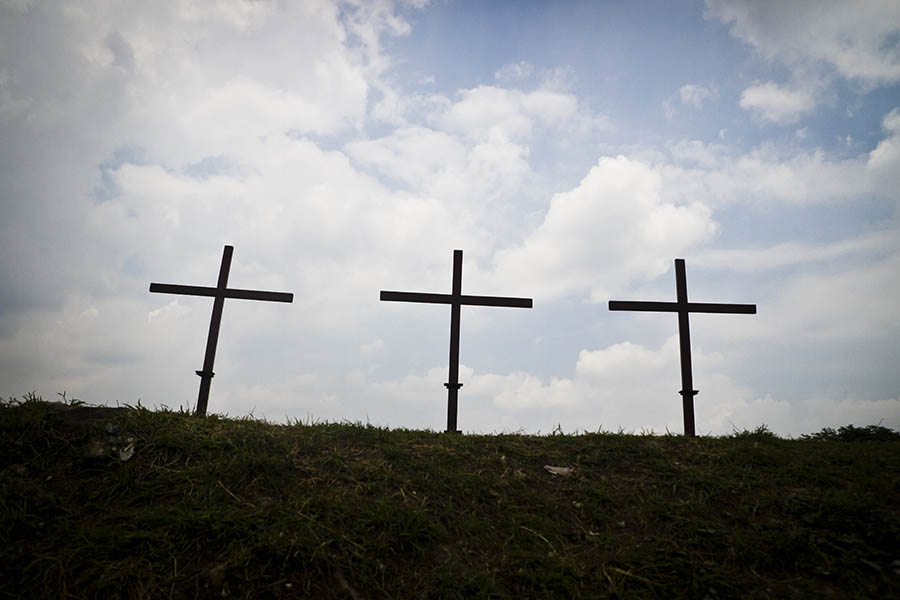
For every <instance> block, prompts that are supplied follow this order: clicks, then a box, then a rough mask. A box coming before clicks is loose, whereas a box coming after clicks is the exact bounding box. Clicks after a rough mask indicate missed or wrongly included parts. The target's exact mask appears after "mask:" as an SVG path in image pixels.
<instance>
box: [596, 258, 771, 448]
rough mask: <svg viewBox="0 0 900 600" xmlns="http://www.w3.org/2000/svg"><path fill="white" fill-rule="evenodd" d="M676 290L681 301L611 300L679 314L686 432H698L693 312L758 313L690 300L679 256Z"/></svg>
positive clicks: (616, 306) (612, 304)
mask: <svg viewBox="0 0 900 600" xmlns="http://www.w3.org/2000/svg"><path fill="white" fill-rule="evenodd" d="M675 292H676V296H677V298H678V301H677V302H635V301H632V300H610V301H609V310H633V311H644V312H674V313H678V342H679V346H680V354H681V391H680V392H678V393H679V394H681V400H682V409H683V411H684V434H685V435H694V396H695V395H697V393H698V390H695V389H694V375H693V373H692V369H691V332H690V323H689V315H690V313H692V312H696V313H719V314H725V313H727V314H745V315H755V314H756V305H755V304H713V303H707V302H688V295H687V275H685V269H684V259H683V258H676V259H675Z"/></svg>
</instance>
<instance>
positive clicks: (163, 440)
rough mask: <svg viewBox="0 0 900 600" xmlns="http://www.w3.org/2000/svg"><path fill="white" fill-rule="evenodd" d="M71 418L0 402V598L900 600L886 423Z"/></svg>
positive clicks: (169, 414) (894, 486)
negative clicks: (747, 426)
mask: <svg viewBox="0 0 900 600" xmlns="http://www.w3.org/2000/svg"><path fill="white" fill-rule="evenodd" d="M70 406H71V403H70V404H69V405H68V406H67V405H64V404H58V403H57V404H51V403H46V402H43V401H41V400H40V399H38V398H36V397H34V396H32V397H30V398H29V399H27V400H26V401H13V400H10V401H5V402H2V403H0V444H2V453H0V595H3V596H5V597H10V598H23V597H32V598H129V599H131V598H195V597H198V598H214V597H215V598H221V597H228V598H348V599H359V598H666V597H684V598H700V599H702V598H734V597H745V598H790V597H796V598H823V597H829V596H830V597H836V598H853V597H858V598H887V597H898V596H900V543H898V540H900V506H898V500H900V441H898V437H900V436H898V435H897V434H896V433H895V432H890V430H885V429H884V428H874V429H870V430H869V431H870V434H871V435H865V434H860V435H857V436H856V441H845V440H852V439H854V435H855V434H859V432H860V431H863V432H864V431H866V430H867V429H861V428H851V429H847V428H842V429H841V431H840V432H835V431H834V430H831V433H832V434H833V435H830V436H829V435H826V434H822V436H821V437H812V436H811V437H808V438H807V439H799V440H785V439H779V438H776V437H775V436H773V435H772V434H771V433H769V432H768V431H767V430H766V429H765V427H761V428H760V429H758V430H757V431H755V432H743V433H740V434H735V435H733V436H730V437H723V438H709V437H699V438H686V437H682V436H664V437H661V436H656V437H654V436H633V435H622V434H607V433H600V434H587V435H550V436H544V437H536V436H526V435H494V436H457V435H444V434H441V433H434V432H425V431H410V430H402V429H400V430H387V429H382V428H377V427H371V426H363V425H352V424H315V425H304V424H299V423H298V424H294V425H288V426H285V425H273V424H268V423H265V422H260V421H257V420H252V419H226V418H221V417H217V416H211V417H209V418H206V419H198V418H195V417H193V416H191V415H188V414H185V413H183V412H173V411H159V412H153V411H149V410H146V409H143V408H140V407H138V408H128V409H126V410H120V411H108V412H109V413H110V414H103V413H100V414H99V415H98V416H97V418H96V419H93V420H87V421H85V420H84V416H85V414H87V415H90V414H91V413H90V412H89V411H85V410H80V412H78V418H76V413H74V412H71V411H72V409H70V408H69V407H70ZM76 408H79V409H80V407H76ZM845 430H846V431H849V432H850V433H849V434H846V433H843V434H842V433H841V432H845ZM885 432H887V434H885ZM879 436H880V437H879ZM882 438H883V439H882ZM129 444H133V450H134V452H133V455H132V456H131V458H129V459H128V460H124V461H123V460H121V459H122V458H123V457H124V456H127V452H126V454H121V452H122V451H123V450H127V447H128V445H129ZM545 465H553V466H566V467H571V468H573V469H574V471H573V473H572V474H571V475H570V476H553V475H551V474H550V473H549V472H547V471H546V470H545V469H544V466H545Z"/></svg>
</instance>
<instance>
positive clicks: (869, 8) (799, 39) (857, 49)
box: [706, 0, 900, 86]
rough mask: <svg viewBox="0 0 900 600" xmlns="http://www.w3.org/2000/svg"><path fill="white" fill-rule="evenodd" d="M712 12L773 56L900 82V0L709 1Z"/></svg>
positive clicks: (879, 81) (850, 75) (873, 80)
mask: <svg viewBox="0 0 900 600" xmlns="http://www.w3.org/2000/svg"><path fill="white" fill-rule="evenodd" d="M706 5H707V17H708V18H716V19H719V20H720V21H722V22H724V23H728V24H730V25H731V33H732V35H734V36H736V37H738V38H740V39H742V40H744V41H745V42H747V43H748V44H750V45H752V46H753V47H754V48H755V49H756V50H757V51H758V52H760V54H761V55H762V56H763V57H765V58H767V59H774V58H777V59H780V60H782V61H784V62H786V63H787V64H788V65H791V66H803V65H807V64H809V63H813V62H821V63H824V64H827V65H829V66H830V67H831V68H833V69H835V70H836V71H837V72H838V73H839V74H840V75H842V76H843V77H845V78H847V79H853V80H856V81H859V82H862V83H864V84H866V85H870V86H877V85H885V84H891V83H896V82H898V81H900V52H898V49H897V35H898V33H900V4H898V3H897V2H895V1H894V0H865V1H862V2H844V1H843V0H821V1H797V2H779V1H777V0H763V1H758V2H744V1H741V0H707V2H706Z"/></svg>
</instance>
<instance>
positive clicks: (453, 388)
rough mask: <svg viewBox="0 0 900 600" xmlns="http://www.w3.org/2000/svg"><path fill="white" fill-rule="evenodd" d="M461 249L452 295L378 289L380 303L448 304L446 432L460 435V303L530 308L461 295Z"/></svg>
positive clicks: (520, 302)
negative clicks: (457, 418) (448, 365)
mask: <svg viewBox="0 0 900 600" xmlns="http://www.w3.org/2000/svg"><path fill="white" fill-rule="evenodd" d="M462 257H463V251H462V250H454V251H453V293H451V294H425V293H419V292H386V291H384V290H382V292H381V300H382V301H384V300H387V301H394V302H427V303H429V304H449V305H450V375H449V379H450V381H449V382H447V383H445V384H444V387H445V388H447V433H461V432H460V431H459V430H457V429H456V413H457V406H458V402H457V401H458V395H459V388H461V387H462V384H461V383H460V382H459V307H460V306H462V305H463V304H469V305H474V306H510V307H516V308H531V304H532V303H531V298H504V297H501V296H468V295H464V294H463V293H462Z"/></svg>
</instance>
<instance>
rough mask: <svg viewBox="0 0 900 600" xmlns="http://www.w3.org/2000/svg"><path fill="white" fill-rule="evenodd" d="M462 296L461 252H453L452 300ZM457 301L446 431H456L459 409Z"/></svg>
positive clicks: (452, 309) (453, 310)
mask: <svg viewBox="0 0 900 600" xmlns="http://www.w3.org/2000/svg"><path fill="white" fill-rule="evenodd" d="M461 295H462V250H454V251H453V293H452V296H453V298H454V299H457V298H459V297H460V296H461ZM459 309H460V303H459V301H454V302H452V303H451V304H450V373H449V374H448V376H447V379H449V381H448V382H447V383H445V384H444V387H445V388H447V431H457V429H456V415H457V413H458V409H459V388H461V387H462V384H461V383H460V382H459Z"/></svg>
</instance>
